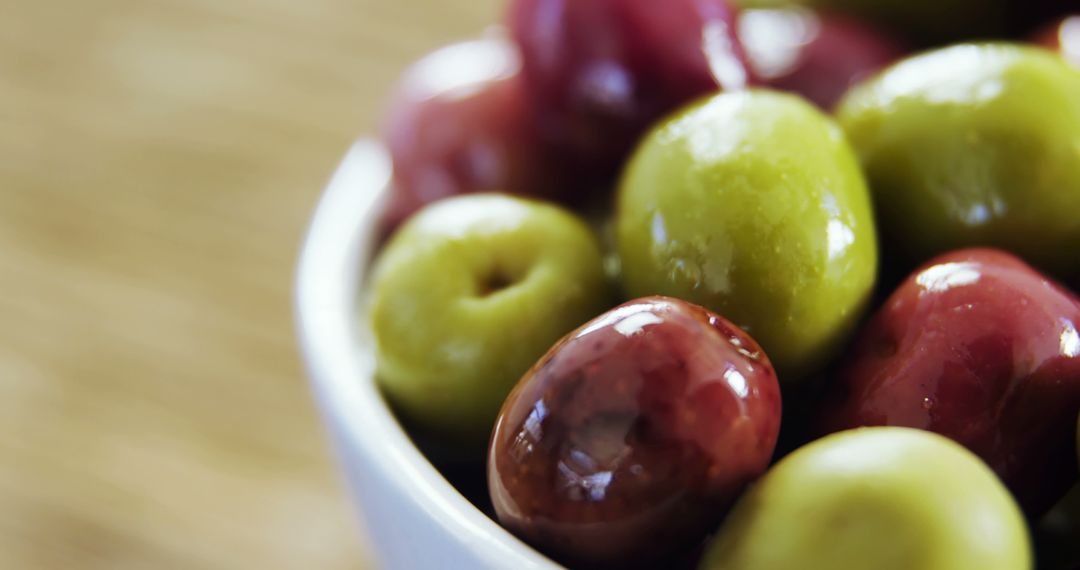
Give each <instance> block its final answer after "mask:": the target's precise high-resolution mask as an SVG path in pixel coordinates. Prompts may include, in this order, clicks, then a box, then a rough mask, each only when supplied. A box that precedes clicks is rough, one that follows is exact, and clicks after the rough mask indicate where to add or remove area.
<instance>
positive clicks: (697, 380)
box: [488, 297, 780, 567]
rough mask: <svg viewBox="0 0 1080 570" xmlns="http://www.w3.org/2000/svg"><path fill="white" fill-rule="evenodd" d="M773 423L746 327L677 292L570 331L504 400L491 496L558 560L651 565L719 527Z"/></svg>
mask: <svg viewBox="0 0 1080 570" xmlns="http://www.w3.org/2000/svg"><path fill="white" fill-rule="evenodd" d="M779 427H780V389H779V385H778V383H777V380H776V374H775V372H774V371H773V368H772V366H771V365H770V363H769V360H768V358H767V357H766V356H765V354H764V353H763V352H762V351H761V349H760V348H759V347H758V345H757V343H756V342H754V340H753V339H751V338H750V337H749V336H748V335H747V334H746V333H745V332H743V331H742V330H740V329H739V328H737V327H736V326H734V325H732V324H731V323H729V322H728V321H726V320H724V319H723V318H721V317H719V316H717V315H715V314H713V313H711V312H709V311H707V310H706V309H704V308H701V307H699V306H697V305H693V304H690V303H687V302H685V301H681V300H678V299H671V298H665V297H647V298H643V299H639V300H636V301H631V302H629V303H626V304H623V305H621V306H619V307H617V308H615V309H613V310H611V311H609V312H607V313H605V314H603V315H601V316H599V317H597V318H596V319H594V320H592V321H590V322H589V323H587V324H585V325H584V326H582V327H581V328H579V329H578V330H576V331H574V332H572V333H570V334H569V335H568V336H566V337H565V338H564V339H563V340H561V341H560V342H559V343H558V344H556V345H555V347H553V348H552V349H551V351H550V352H548V354H547V355H546V356H544V357H543V358H542V359H541V360H540V361H539V362H538V363H537V364H536V366H535V367H534V368H533V369H532V370H530V371H529V372H528V373H526V374H525V376H524V377H523V378H522V379H521V381H520V382H519V383H518V385H517V387H516V388H515V389H514V391H513V392H512V393H511V394H510V396H509V398H508V399H507V400H506V403H505V404H504V405H503V408H502V411H501V413H500V415H499V419H498V422H497V424H496V426H495V432H494V434H493V435H492V441H491V449H490V454H489V458H488V483H489V488H490V492H491V498H492V502H493V504H494V507H495V512H496V514H497V515H498V519H499V521H500V522H501V523H502V524H503V525H505V526H506V527H507V528H509V529H511V530H512V531H514V532H515V533H517V534H518V535H520V536H521V537H522V538H524V539H525V540H527V541H528V542H530V543H532V544H534V545H536V546H537V547H539V548H540V549H541V550H542V551H544V552H546V553H548V554H550V555H552V556H554V557H556V558H557V559H559V560H562V561H564V562H570V563H579V564H588V565H601V566H618V567H625V566H628V565H630V566H636V565H646V564H649V563H655V562H657V561H659V560H663V559H664V557H665V556H672V555H674V554H675V553H677V552H679V551H680V549H686V548H688V547H691V546H693V545H694V544H695V543H696V542H699V541H700V540H701V539H702V538H703V537H704V536H705V534H706V533H708V532H709V531H710V530H712V529H713V528H715V525H716V524H717V523H718V522H719V520H720V518H721V517H722V516H723V514H724V512H725V511H726V509H727V508H728V507H729V506H730V504H731V503H732V502H733V501H734V499H735V498H736V497H737V496H738V495H739V494H740V493H741V492H742V490H743V489H744V488H745V487H746V485H747V484H748V483H750V482H751V481H753V480H754V479H755V478H757V477H758V476H759V475H761V473H762V472H764V470H765V469H766V467H767V466H768V464H769V460H770V458H771V456H772V453H773V448H774V446H775V444H776V438H777V433H778V431H779Z"/></svg>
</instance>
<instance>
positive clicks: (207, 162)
mask: <svg viewBox="0 0 1080 570" xmlns="http://www.w3.org/2000/svg"><path fill="white" fill-rule="evenodd" d="M501 4H502V3H501V2H496V1H495V0H479V1H478V0H449V1H448V0H95V1H92V2H89V1H85V2H84V1H80V2H75V1H70V0H3V2H2V3H0V568H4V569H22V568H31V569H36V568H47V569H51V568H64V569H67V568H80V569H98V568H102V569H104V568H108V569H128V568H140V569H142V568H154V569H171V568H178V569H179V568H183V569H191V568H196V569H198V568H244V569H248V568H320V569H336V568H362V567H366V566H369V565H370V562H369V558H368V556H367V555H366V553H365V550H366V549H365V547H364V546H363V543H362V540H361V538H360V537H359V533H358V531H357V529H356V526H355V524H354V522H353V519H352V513H351V511H350V505H349V503H348V499H347V497H346V495H345V491H344V489H343V486H342V483H341V481H340V479H339V476H338V475H337V474H336V472H335V470H334V466H333V464H332V458H331V456H330V453H329V451H328V449H327V447H326V445H325V442H324V438H323V433H322V430H321V428H320V427H319V425H318V420H317V417H316V415H315V411H314V407H313V404H312V402H311V399H310V396H309V393H308V390H307V387H306V384H305V380H304V377H303V373H302V370H301V367H300V363H299V359H298V355H297V351H296V347H295V339H294V337H293V330H292V315H291V281H292V272H293V266H294V262H295V258H296V253H297V246H298V244H299V240H300V237H301V234H302V232H303V230H304V226H305V221H306V218H307V216H308V215H309V213H310V211H311V208H312V206H313V204H314V202H315V200H316V198H317V196H318V194H319V192H320V190H321V187H322V185H323V184H324V182H325V181H326V179H327V177H328V175H329V174H330V172H331V171H332V169H333V167H334V165H335V163H336V162H337V161H338V159H339V158H340V156H341V154H342V153H343V152H344V150H345V149H346V147H347V145H348V144H349V142H350V140H351V139H352V138H354V137H355V136H357V135H358V134H361V133H365V132H371V131H372V130H373V129H374V128H375V126H376V124H377V121H378V116H379V108H380V106H381V104H382V102H383V100H384V98H385V97H386V95H387V93H388V90H389V88H390V86H391V85H392V82H393V81H394V79H395V78H396V77H397V75H398V73H399V72H400V71H401V69H402V67H403V66H404V65H405V64H406V63H407V62H409V61H410V60H413V59H415V58H416V57H418V56H420V55H421V54H423V53H424V52H425V51H428V50H430V49H432V48H434V47H436V46H438V45H441V44H444V43H447V42H450V41H453V40H455V39H460V38H466V37H468V36H470V35H472V34H475V33H477V32H479V31H480V30H481V29H482V28H483V26H484V25H486V24H487V23H490V22H493V21H495V20H497V19H498V18H499V16H500V11H501Z"/></svg>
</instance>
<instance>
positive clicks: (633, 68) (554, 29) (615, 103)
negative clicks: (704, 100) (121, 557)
mask: <svg viewBox="0 0 1080 570" xmlns="http://www.w3.org/2000/svg"><path fill="white" fill-rule="evenodd" d="M507 21H508V26H509V27H510V29H511V31H512V33H513V37H514V40H515V41H516V42H517V44H518V45H519V46H520V48H521V55H522V65H523V74H524V77H525V81H526V84H527V85H528V88H529V94H530V96H531V97H532V105H533V106H534V109H535V111H536V114H537V122H538V124H539V125H540V127H541V128H542V130H543V135H544V139H545V140H546V141H549V142H550V143H551V144H553V145H554V146H555V147H556V148H558V149H560V150H561V151H562V156H563V158H564V159H565V160H567V161H570V162H573V163H574V164H575V170H576V171H577V172H579V173H581V174H582V175H583V176H586V177H591V178H597V177H600V176H606V177H607V179H608V181H609V182H610V178H612V177H613V175H614V173H615V171H616V169H617V167H618V166H619V165H620V164H621V163H622V161H623V160H624V159H625V157H626V154H627V153H629V151H630V150H631V148H632V146H633V145H634V143H635V142H636V141H637V139H638V137H639V136H640V135H641V133H642V132H644V131H645V130H646V129H647V128H648V127H649V125H650V124H651V123H653V122H654V121H656V120H657V119H658V118H660V117H661V116H663V115H665V114H667V113H669V112H670V111H672V110H674V109H675V108H677V107H679V106H680V105H682V104H684V103H686V102H688V101H690V100H693V99H694V98H696V97H699V96H701V95H703V94H706V93H710V92H714V91H717V90H719V89H740V88H742V87H744V86H745V84H746V81H747V72H746V68H745V62H744V60H743V56H742V50H741V47H740V45H739V43H738V41H737V39H736V38H735V27H734V17H733V12H732V10H731V8H730V6H728V3H727V0H665V2H664V4H663V7H662V8H661V7H660V6H659V5H658V4H656V2H654V1H653V0H573V1H570V2H568V1H566V0H513V1H512V2H510V9H509V12H508V14H507Z"/></svg>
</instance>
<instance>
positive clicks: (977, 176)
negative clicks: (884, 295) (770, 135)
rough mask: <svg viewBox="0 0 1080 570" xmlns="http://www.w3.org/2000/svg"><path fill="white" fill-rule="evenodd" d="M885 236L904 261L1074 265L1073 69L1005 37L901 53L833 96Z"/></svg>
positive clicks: (1071, 269)
mask: <svg viewBox="0 0 1080 570" xmlns="http://www.w3.org/2000/svg"><path fill="white" fill-rule="evenodd" d="M838 117H839V120H840V123H841V125H842V126H843V127H844V129H845V130H846V132H847V135H848V138H849V139H850V140H851V142H852V145H853V146H854V147H855V150H856V152H858V154H859V157H860V159H861V160H862V163H863V166H864V168H865V170H866V173H867V177H868V179H869V181H870V186H871V189H872V191H873V197H874V202H875V205H876V207H877V214H878V221H879V223H880V225H881V231H882V235H883V238H885V240H886V241H887V242H888V243H889V244H890V246H891V247H892V248H893V249H895V250H896V251H897V252H899V253H900V254H902V255H904V256H906V257H907V259H908V261H909V262H910V263H918V262H921V261H923V260H925V259H927V258H929V257H931V256H933V255H934V254H937V253H940V252H944V251H946V250H950V249H955V248H959V247H963V246H973V245H986V246H996V247H1000V248H1005V249H1008V250H1011V251H1013V252H1014V253H1017V254H1019V255H1021V256H1022V257H1024V258H1026V259H1027V260H1028V261H1029V262H1031V263H1033V264H1035V265H1038V266H1040V267H1042V268H1043V269H1045V270H1047V271H1050V272H1053V273H1056V274H1057V275H1058V276H1061V277H1069V276H1074V275H1076V274H1077V273H1080V255H1078V254H1077V252H1078V251H1080V70H1077V69H1074V68H1072V67H1070V66H1069V65H1067V64H1066V63H1065V62H1064V60H1062V59H1061V58H1060V57H1057V56H1056V55H1054V54H1052V53H1050V52H1048V51H1044V50H1041V49H1038V48H1033V47H1021V46H1016V45H1009V44H982V45H974V44H965V45H958V46H954V47H950V48H946V49H941V50H937V51H933V52H929V53H926V54H923V55H919V56H915V57H912V58H909V59H907V60H904V61H902V62H900V63H898V64H896V65H895V66H893V67H891V68H889V69H887V70H886V71H884V72H883V73H882V74H881V75H879V76H878V77H876V78H874V79H872V80H870V81H868V82H866V83H865V84H863V85H860V86H859V87H857V88H856V89H855V90H853V91H852V92H851V93H849V94H848V96H847V98H846V99H845V100H844V101H843V102H842V103H841V105H840V107H839V110H838Z"/></svg>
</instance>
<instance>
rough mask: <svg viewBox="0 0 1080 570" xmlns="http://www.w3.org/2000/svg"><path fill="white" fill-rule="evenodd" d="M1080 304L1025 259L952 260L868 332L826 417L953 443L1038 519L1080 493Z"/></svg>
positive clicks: (895, 300) (894, 300) (836, 426)
mask: <svg viewBox="0 0 1080 570" xmlns="http://www.w3.org/2000/svg"><path fill="white" fill-rule="evenodd" d="M1078 325H1080V303H1078V301H1077V299H1076V297H1074V296H1073V295H1072V294H1071V293H1069V292H1067V291H1066V290H1064V289H1063V288H1061V287H1059V286H1057V285H1055V284H1054V283H1052V282H1051V281H1049V280H1048V279H1047V278H1046V277H1044V276H1042V275H1041V274H1039V273H1038V272H1036V271H1035V270H1033V269H1032V268H1031V267H1030V266H1029V265H1027V264H1025V263H1024V262H1022V261H1021V260H1019V259H1018V258H1016V257H1015V256H1013V255H1011V254H1008V253H1005V252H1002V251H999V250H991V249H969V250H961V251H957V252H953V253H950V254H947V255H943V256H941V257H939V258H937V259H934V260H933V261H931V262H929V263H928V264H927V265H926V266H924V267H923V268H921V269H920V270H919V271H917V272H916V273H914V274H913V275H911V276H910V277H909V278H908V279H907V280H906V281H904V283H903V284H901V285H900V287H899V288H898V289H897V290H896V291H895V292H894V293H893V294H892V296H891V297H889V299H888V301H887V302H886V303H885V305H884V307H882V308H881V310H880V311H879V312H878V313H877V314H876V315H875V316H874V317H873V319H872V320H871V321H870V322H869V323H868V324H867V325H866V327H865V328H864V329H863V330H862V331H861V332H860V334H859V337H858V340H857V343H856V344H855V346H854V348H853V350H852V351H851V353H850V355H849V356H847V357H846V360H845V362H844V365H843V368H842V370H841V371H840V373H839V375H838V376H837V377H836V383H835V384H834V385H833V386H831V394H830V397H829V398H828V400H827V402H826V404H825V405H824V406H823V407H822V409H821V416H820V419H821V425H822V426H824V427H825V430H826V431H834V430H841V429H846V428H851V427H856V426H864V425H892V426H906V427H914V428H921V429H926V430H930V431H934V432H937V433H940V434H942V435H946V436H948V437H950V438H952V439H954V440H956V441H958V442H959V443H961V444H963V445H964V446H966V447H967V448H968V449H970V450H971V451H973V452H974V453H975V454H976V455H978V456H980V457H982V458H983V460H985V461H986V462H987V463H988V464H989V465H990V466H991V468H993V469H994V471H996V472H997V473H998V475H999V476H1001V478H1002V480H1003V481H1004V482H1005V484H1006V485H1007V486H1008V487H1009V489H1010V490H1011V491H1012V492H1013V493H1014V494H1015V495H1016V497H1017V499H1018V501H1019V502H1020V504H1021V505H1022V506H1023V507H1024V508H1025V510H1026V511H1027V512H1028V513H1029V514H1038V513H1041V512H1042V511H1044V510H1045V509H1046V508H1049V507H1050V506H1051V505H1052V504H1053V503H1054V501H1056V500H1057V499H1059V498H1060V497H1061V496H1062V495H1063V494H1064V492H1065V491H1066V490H1067V489H1068V487H1069V486H1071V485H1072V484H1073V483H1074V482H1075V481H1076V475H1077V471H1076V453H1075V444H1076V440H1075V436H1076V432H1075V430H1076V417H1077V413H1078V412H1080V333H1077V328H1076V327H1077V326H1078Z"/></svg>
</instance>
